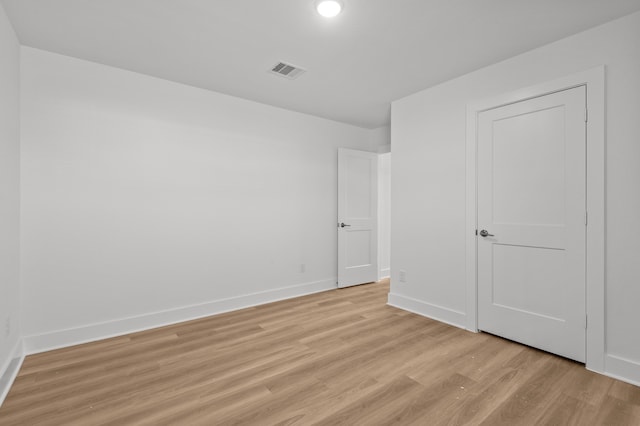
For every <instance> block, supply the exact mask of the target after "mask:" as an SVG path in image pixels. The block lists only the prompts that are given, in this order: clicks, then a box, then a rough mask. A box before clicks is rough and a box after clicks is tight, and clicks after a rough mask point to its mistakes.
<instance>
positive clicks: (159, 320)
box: [24, 278, 337, 355]
mask: <svg viewBox="0 0 640 426" xmlns="http://www.w3.org/2000/svg"><path fill="white" fill-rule="evenodd" d="M335 288H337V287H336V279H335V278H331V279H327V280H322V281H315V282H310V283H304V284H299V285H294V286H290V287H282V288H278V289H273V290H267V291H263V292H258V293H252V294H247V295H243V296H237V297H231V298H228V299H221V300H215V301H211V302H207V303H203V304H199V305H192V306H185V307H181V308H176V309H170V310H166V311H161V312H154V313H150V314H144V315H139V316H135V317H130V318H122V319H117V320H113V321H107V322H103V323H97V324H90V325H86V326H81V327H76V328H71V329H66V330H56V331H53V332H49V333H43V334H39V335H33V336H25V337H24V349H25V350H24V352H25V353H26V354H27V355H31V354H35V353H39V352H45V351H49V350H53V349H59V348H64V347H67V346H73V345H79V344H82V343H88V342H94V341H97V340H102V339H108V338H110V337H116V336H122V335H124V334H129V333H135V332H138V331H143V330H148V329H152V328H157V327H163V326H166V325H171V324H176V323H179V322H183V321H190V320H194V319H198V318H204V317H208V316H211V315H216V314H221V313H224V312H229V311H235V310H238V309H244V308H249V307H252V306H257V305H262V304H265V303H271V302H277V301H280V300H285V299H290V298H293V297H299V296H305V295H308V294H313V293H319V292H322V291H327V290H333V289H335Z"/></svg>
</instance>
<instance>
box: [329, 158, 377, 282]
mask: <svg viewBox="0 0 640 426" xmlns="http://www.w3.org/2000/svg"><path fill="white" fill-rule="evenodd" d="M337 224H338V287H349V286H352V285H358V284H364V283H369V282H374V281H376V280H377V278H378V154H376V153H373V152H365V151H355V150H352V149H344V148H339V149H338V222H337Z"/></svg>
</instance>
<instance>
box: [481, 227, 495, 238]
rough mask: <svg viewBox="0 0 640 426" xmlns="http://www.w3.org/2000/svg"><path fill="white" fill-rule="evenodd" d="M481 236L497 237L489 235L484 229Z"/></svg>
mask: <svg viewBox="0 0 640 426" xmlns="http://www.w3.org/2000/svg"><path fill="white" fill-rule="evenodd" d="M480 236H481V237H495V235H493V234H490V233H488V232H487V230H486V229H483V230H482V231H480Z"/></svg>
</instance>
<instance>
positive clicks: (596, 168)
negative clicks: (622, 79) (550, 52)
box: [466, 65, 605, 373]
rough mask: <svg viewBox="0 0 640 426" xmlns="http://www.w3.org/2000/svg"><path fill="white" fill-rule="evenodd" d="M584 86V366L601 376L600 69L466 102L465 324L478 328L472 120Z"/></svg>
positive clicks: (602, 127) (602, 84)
mask: <svg viewBox="0 0 640 426" xmlns="http://www.w3.org/2000/svg"><path fill="white" fill-rule="evenodd" d="M583 85H586V87H587V109H588V111H589V121H588V123H587V211H588V212H589V224H588V227H587V259H586V265H587V266H586V268H587V271H586V277H587V283H586V292H587V306H586V311H587V315H588V317H589V323H588V328H587V332H586V333H587V336H586V338H587V344H586V358H587V363H586V364H587V368H588V369H590V370H593V371H596V372H598V373H604V372H605V362H604V358H605V274H604V271H605V252H604V250H605V245H604V241H605V67H604V65H602V66H599V67H596V68H592V69H590V70H587V71H583V72H580V73H577V74H573V75H570V76H567V77H563V78H560V79H557V80H554V81H551V82H547V83H542V84H539V85H536V86H532V87H527V88H524V89H521V90H517V91H515V92H511V93H507V94H503V95H499V96H496V97H492V98H488V99H483V100H480V101H476V102H471V103H469V104H467V135H466V173H467V175H466V289H467V297H466V310H467V318H466V326H467V329H469V330H471V331H477V330H478V316H477V315H478V314H477V299H478V294H477V276H476V273H477V257H476V256H477V237H476V235H475V231H476V229H477V228H476V213H477V200H476V174H477V164H476V154H477V152H476V144H477V117H478V114H479V113H480V112H482V111H486V110H488V109H492V108H496V107H499V106H503V105H508V104H511V103H514V102H519V101H523V100H526V99H531V98H535V97H539V96H544V95H546V94H550V93H554V92H558V91H560V90H566V89H569V88H572V87H577V86H583Z"/></svg>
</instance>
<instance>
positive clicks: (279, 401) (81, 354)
mask: <svg viewBox="0 0 640 426" xmlns="http://www.w3.org/2000/svg"><path fill="white" fill-rule="evenodd" d="M388 291H389V285H388V282H381V283H375V284H369V285H364V286H359V287H352V288H348V289H341V290H334V291H328V292H324V293H319V294H315V295H310V296H305V297H301V298H297V299H291V300H286V301H282V302H277V303H272V304H268V305H263V306H259V307H255V308H249V309H244V310H241V311H236V312H232V313H227V314H222V315H217V316H213V317H209V318H205V319H201V320H196V321H190V322H186V323H181V324H177V325H173V326H168V327H163V328H159V329H155V330H150V331H145V332H140V333H135V334H130V335H127V336H122V337H117V338H113V339H108V340H103V341H100V342H96V343H90V344H85V345H80V346H75V347H70V348H65V349H60V350H56V351H52V352H47V353H43V354H38V355H32V356H29V357H27V358H26V360H25V362H24V365H23V367H22V369H21V371H20V374H19V376H18V378H17V380H16V382H15V384H14V386H13V388H12V389H11V392H10V393H9V395H8V397H7V399H6V401H5V403H4V404H3V406H2V407H1V408H0V424H1V425H83V426H86V425H119V426H120V425H261V426H262V425H311V424H314V425H315V424H317V425H340V424H344V425H392V424H398V425H481V424H482V425H510V426H513V425H537V424H543V425H617V426H618V425H619V426H622V425H640V388H638V387H635V386H632V385H629V384H625V383H623V382H620V381H616V380H613V379H610V378H607V377H604V376H601V375H598V374H595V373H592V372H589V371H587V370H586V369H585V368H584V366H583V365H581V364H578V363H575V362H572V361H569V360H566V359H563V358H559V357H556V356H553V355H550V354H547V353H545V352H541V351H538V350H535V349H531V348H528V347H525V346H522V345H519V344H516V343H513V342H510V341H507V340H503V339H500V338H497V337H494V336H491V335H488V334H483V333H480V334H474V333H470V332H466V331H464V330H460V329H457V328H455V327H451V326H448V325H445V324H442V323H439V322H436V321H432V320H429V319H427V318H423V317H420V316H418V315H414V314H411V313H408V312H404V311H402V310H399V309H395V308H392V307H389V306H386V298H387V293H388Z"/></svg>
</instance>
